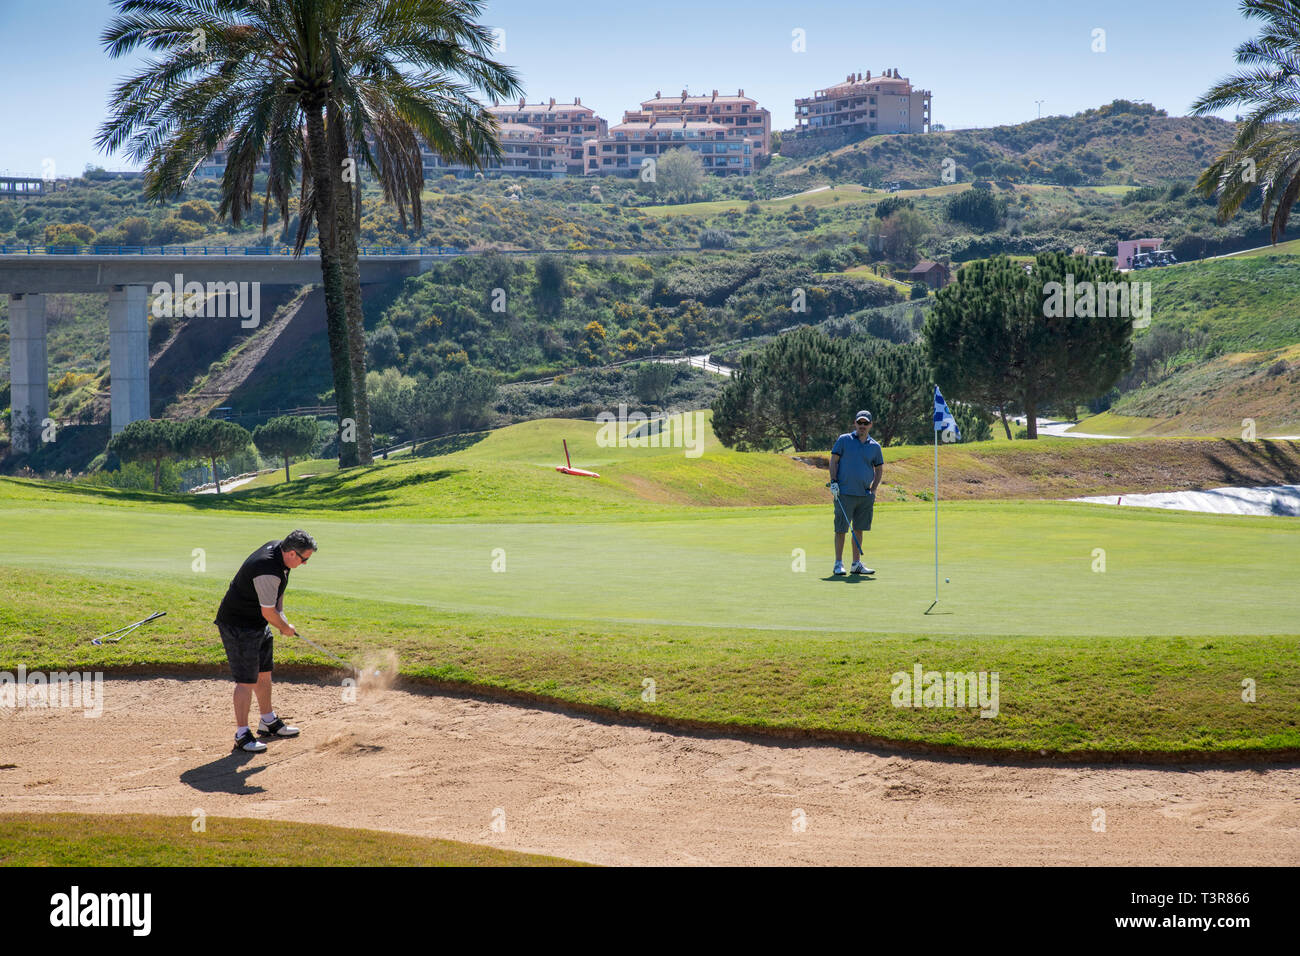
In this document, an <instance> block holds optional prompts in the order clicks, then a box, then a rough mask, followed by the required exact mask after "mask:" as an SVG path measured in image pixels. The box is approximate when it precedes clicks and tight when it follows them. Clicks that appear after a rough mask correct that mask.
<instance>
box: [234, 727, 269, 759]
mask: <svg viewBox="0 0 1300 956" xmlns="http://www.w3.org/2000/svg"><path fill="white" fill-rule="evenodd" d="M235 749H236V750H247V751H248V752H249V753H254V754H260V753H261V752H262V751H263V750H265V749H266V744H264V743H262V742H261V741H260V740H258V739H257V738H256V737H254V736H253V732H252V731H251V730H245V731H244V732H243V733H242V734H240V735H239V736H238V737H236V738H235Z"/></svg>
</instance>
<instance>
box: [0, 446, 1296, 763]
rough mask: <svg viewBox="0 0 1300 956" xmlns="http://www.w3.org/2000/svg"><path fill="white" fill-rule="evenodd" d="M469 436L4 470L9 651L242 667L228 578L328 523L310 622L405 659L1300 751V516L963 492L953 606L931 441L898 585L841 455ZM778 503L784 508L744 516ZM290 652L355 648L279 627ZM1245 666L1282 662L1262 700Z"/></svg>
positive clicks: (0, 485)
mask: <svg viewBox="0 0 1300 956" xmlns="http://www.w3.org/2000/svg"><path fill="white" fill-rule="evenodd" d="M706 432H707V430H706ZM562 435H563V436H567V437H568V438H569V444H570V449H571V451H572V452H573V456H574V464H575V465H580V466H586V467H591V468H595V469H597V470H601V471H602V473H603V474H605V475H606V477H604V478H601V479H585V478H572V477H567V476H562V475H559V474H557V473H556V472H555V470H554V464H555V462H556V460H557V459H559V460H563V459H562V451H558V453H557V449H556V446H558V444H559V440H558V439H559V438H560V437H561V436H562ZM1106 444H1107V443H1100V442H1093V443H1081V442H1078V441H1077V440H1076V441H1072V440H1069V439H1055V440H1044V441H1042V442H1039V443H1029V442H1004V443H1001V444H997V445H995V444H993V443H985V445H983V446H981V447H982V448H983V449H984V450H985V451H984V452H983V453H982V454H984V455H985V457H984V458H979V457H977V456H975V453H974V452H972V451H971V450H970V448H969V447H968V446H959V447H957V448H952V449H944V451H943V454H944V455H945V456H946V457H947V460H948V461H949V462H950V463H956V462H959V461H964V462H965V463H966V467H967V468H968V469H975V468H983V469H985V471H984V474H985V475H986V477H987V476H988V475H989V469H990V468H991V467H992V466H991V465H990V462H996V461H997V460H1007V461H1010V460H1013V459H1016V458H1017V456H1020V457H1022V458H1023V456H1030V457H1029V458H1028V459H1026V460H1028V461H1030V462H1033V461H1037V460H1040V459H1041V460H1042V461H1043V465H1042V467H1043V468H1051V469H1055V470H1057V471H1059V469H1061V468H1063V467H1064V468H1067V469H1068V468H1069V467H1070V465H1069V462H1070V461H1071V460H1077V461H1080V462H1082V461H1084V460H1085V456H1095V454H1096V453H1097V452H1098V449H1103V450H1104V448H1105V447H1106ZM1113 444H1114V445H1115V446H1116V448H1121V447H1122V448H1127V449H1130V450H1131V448H1132V447H1133V446H1131V445H1130V443H1129V442H1117V443H1113ZM1161 447H1166V446H1165V445H1161ZM1168 447H1174V446H1172V445H1171V446H1168ZM1196 447H1198V448H1199V447H1202V446H1201V445H1199V444H1198V445H1197V446H1196ZM1203 447H1205V448H1209V449H1219V448H1220V445H1216V444H1212V443H1205V444H1204V446H1203ZM1232 447H1234V448H1235V447H1236V446H1232ZM1261 447H1263V446H1261ZM1251 448H1252V449H1254V446H1251ZM446 450H448V451H449V452H450V453H449V454H446V455H444V456H442V457H434V458H428V459H420V460H414V461H409V462H404V463H392V464H388V465H384V466H382V467H376V468H374V469H370V470H365V469H354V470H350V471H348V472H345V473H335V474H326V475H322V476H320V477H318V478H313V479H308V480H303V481H294V482H292V483H289V484H287V485H286V484H284V483H279V484H277V485H274V486H271V487H265V488H258V489H252V490H249V491H241V492H235V493H233V494H231V495H227V496H222V497H221V498H217V497H216V496H172V497H168V496H155V495H152V494H144V493H123V492H113V491H109V490H103V489H91V488H85V487H82V486H71V485H60V484H57V483H39V482H25V481H13V480H0V668H3V667H9V668H10V669H12V667H13V666H16V665H17V664H19V663H23V664H25V665H26V666H27V667H28V668H29V669H37V668H47V669H63V668H68V667H79V668H83V669H84V668H92V667H101V666H113V665H145V666H151V667H158V668H162V667H166V666H167V665H188V664H203V665H207V666H211V667H214V668H216V667H220V666H221V664H222V661H223V656H222V652H221V649H220V645H219V643H218V642H217V640H216V635H215V629H214V628H213V627H212V624H211V621H212V616H213V614H214V613H215V609H216V605H217V603H218V602H219V600H220V597H221V595H222V593H223V592H224V589H225V586H226V584H227V582H228V581H229V579H230V577H231V575H232V574H233V573H234V571H235V569H236V568H237V567H238V565H239V563H240V562H241V561H242V560H243V558H244V557H245V556H247V554H248V553H249V552H250V551H251V550H252V549H253V548H255V547H256V546H258V545H260V544H261V543H263V542H265V541H267V540H270V539H273V538H279V537H282V536H283V535H284V534H286V533H287V532H288V531H289V530H291V529H292V528H294V527H305V528H306V529H308V530H309V531H311V532H312V533H313V534H314V535H315V536H316V537H317V538H318V540H319V541H320V545H321V549H320V551H319V552H318V553H317V554H316V555H315V556H313V558H312V560H311V563H310V564H309V565H308V566H307V567H305V568H302V569H299V570H297V571H295V572H294V574H293V579H292V583H291V587H290V590H289V593H288V596H287V600H286V606H287V608H288V611H289V616H290V620H292V621H294V623H295V624H298V625H300V626H302V627H303V630H304V632H305V633H306V634H308V635H309V636H312V637H313V639H317V640H319V641H321V642H323V643H325V644H326V646H328V647H329V648H331V649H332V650H335V651H336V652H338V653H340V654H343V655H354V656H358V657H363V656H365V655H366V654H367V653H374V652H376V651H378V650H380V649H393V650H395V651H396V652H397V654H398V657H399V660H400V661H401V666H402V671H403V673H405V674H407V675H410V676H416V677H419V676H424V677H431V678H435V679H439V680H444V681H448V680H449V681H455V682H460V683H467V684H470V685H478V686H484V687H496V688H502V689H505V690H508V691H515V692H523V693H527V694H538V695H542V696H545V697H549V698H553V699H556V700H560V701H570V702H573V703H577V704H582V705H590V706H597V707H602V708H608V709H612V710H617V711H625V712H626V711H632V712H644V713H652V714H655V715H659V716H664V717H671V718H673V719H678V720H686V721H695V722H706V723H709V724H721V725H742V726H773V727H791V728H806V729H811V730H832V731H847V732H851V733H857V734H865V735H873V736H877V737H886V738H889V739H895V740H916V741H926V742H931V743H949V744H960V745H966V746H986V747H997V748H1011V749H1025V748H1035V749H1038V748H1044V749H1045V748H1052V749H1057V750H1063V751H1069V750H1102V749H1108V750H1134V749H1148V750H1226V749H1261V748H1262V749H1268V748H1279V747H1296V746H1300V731H1298V730H1297V719H1300V668H1298V667H1297V666H1296V664H1295V650H1296V643H1297V639H1296V634H1297V625H1296V621H1297V619H1300V594H1298V593H1297V591H1296V589H1295V588H1292V587H1289V586H1284V584H1283V579H1282V578H1279V576H1278V574H1277V571H1278V569H1284V568H1289V567H1293V566H1294V561H1295V558H1294V556H1295V542H1296V537H1295V535H1296V530H1297V529H1296V521H1295V519H1291V518H1283V517H1276V518H1247V517H1236V516H1212V515H1196V514H1190V513H1180V512H1169V511H1159V510H1146V509H1116V508H1108V507H1106V506H1101V505H1087V504H1080V503H1070V502H1063V501H1014V500H1011V501H1008V500H987V501H960V502H945V503H943V504H942V506H941V510H940V548H941V559H942V566H941V571H940V576H941V579H942V578H949V579H951V583H945V582H943V581H942V580H941V582H940V585H939V587H940V598H941V602H940V605H939V607H938V608H937V611H938V613H935V614H931V615H926V614H924V613H923V612H924V611H925V610H926V608H927V607H928V605H929V604H930V603H931V601H933V600H934V587H935V580H934V564H933V559H934V551H933V548H934V525H933V520H934V511H933V505H932V504H931V503H929V502H926V501H921V500H917V496H916V495H915V494H908V493H903V492H902V490H901V489H898V488H896V486H893V485H891V484H890V479H889V474H890V472H889V470H888V469H889V468H891V467H892V468H894V472H893V474H895V476H897V475H898V474H899V473H900V472H901V471H902V470H903V469H904V468H906V467H909V466H917V467H919V465H916V461H913V459H917V461H919V462H920V464H923V465H925V466H926V468H928V467H929V465H928V462H927V460H926V457H927V454H928V450H927V449H923V448H918V449H909V448H900V449H892V448H891V449H890V450H889V451H888V452H887V459H888V460H889V461H890V462H891V464H890V465H887V471H886V481H885V483H884V485H882V488H881V492H882V493H881V496H880V499H881V500H880V501H879V503H878V505H877V508H876V519H875V520H876V523H875V528H874V530H873V531H872V532H871V533H870V534H869V535H868V537H867V539H866V544H867V555H868V557H867V561H868V563H869V564H870V565H871V566H873V567H875V568H877V569H878V573H877V575H876V576H875V578H874V579H859V578H857V577H848V578H833V577H832V576H831V575H830V570H831V563H832V548H831V545H832V541H831V520H830V519H831V506H830V501H829V499H828V498H827V497H826V492H825V490H824V488H823V487H822V485H823V484H824V472H822V471H819V470H817V469H816V468H813V467H811V466H808V465H804V464H801V463H799V462H796V461H793V460H792V459H790V458H789V457H786V456H780V455H766V454H749V455H746V454H741V453H737V452H731V451H727V450H724V449H719V448H718V447H717V444H716V440H715V439H714V438H713V437H712V434H711V432H709V433H707V434H706V437H705V441H704V442H703V445H702V448H701V451H702V454H701V455H700V457H688V456H687V455H686V454H685V452H684V449H683V448H673V447H667V448H663V447H661V448H620V447H609V446H608V443H606V445H605V446H602V445H601V444H600V443H598V442H597V441H596V431H595V426H594V425H593V424H592V423H590V422H588V423H579V422H558V421H551V422H532V423H528V424H527V425H521V426H515V427H513V428H510V429H505V430H502V431H499V432H495V433H492V434H490V435H486V436H470V437H469V438H467V439H463V440H459V441H458V444H457V445H456V446H455V447H451V448H448V449H446ZM1254 450H1258V449H1254ZM1264 450H1268V449H1264ZM917 456H920V458H919V459H918V457H917ZM1034 456H1038V457H1034ZM1033 467H1037V466H1033V465H1031V466H1030V468H1031V469H1032V468H1033ZM975 473H976V472H973V471H969V470H968V472H967V474H975ZM1055 473H1056V471H1054V472H1053V474H1055ZM895 480H897V478H896V479H895ZM947 493H949V492H948V491H944V494H947ZM751 498H752V499H757V500H758V501H759V503H760V504H758V505H755V506H751V507H739V506H737V504H738V502H741V501H745V500H747V499H751ZM808 501H817V502H819V503H818V504H815V505H809V504H806V503H803V502H808ZM154 610H166V611H167V612H168V616H167V617H166V618H164V619H162V620H160V621H158V622H155V623H154V624H151V625H149V627H148V628H147V629H146V630H144V631H142V632H139V633H137V634H135V635H132V636H131V637H130V638H129V639H127V640H125V641H123V642H122V644H120V645H114V646H110V647H103V648H95V647H92V646H90V645H89V638H91V637H93V636H94V635H95V634H97V633H102V632H104V631H107V630H110V629H112V628H114V627H120V626H121V625H123V624H125V623H129V622H130V621H132V620H136V619H138V618H140V617H143V616H144V615H145V614H147V613H149V612H150V611H154ZM277 660H279V661H282V662H291V661H304V662H306V661H310V662H315V663H328V661H327V660H326V659H325V658H322V657H321V656H320V655H318V654H316V653H315V652H314V651H312V650H311V649H310V648H308V647H306V645H304V644H302V643H301V642H298V641H294V640H293V639H283V638H280V639H277ZM917 663H920V664H922V665H923V666H924V667H925V668H926V669H929V668H932V667H933V668H949V669H958V670H962V671H972V670H974V671H998V672H999V673H1001V674H1002V680H1003V691H1002V693H1003V695H1004V696H1003V705H1002V716H1001V718H1000V719H997V720H985V719H981V718H979V717H978V716H976V715H974V714H972V713H971V712H969V711H953V710H914V709H899V708H896V707H893V706H891V703H890V675H892V674H894V673H896V672H898V671H909V670H910V669H911V668H912V667H913V665H914V664H917ZM647 676H649V677H651V678H652V679H654V680H655V681H656V683H657V685H658V687H659V697H658V700H657V701H655V702H653V704H648V703H647V702H646V700H645V699H644V698H643V697H642V696H641V694H642V681H643V679H644V678H646V677H647ZM1244 678H1251V679H1252V680H1255V681H1257V682H1258V684H1259V700H1258V702H1256V703H1252V704H1251V705H1250V706H1246V705H1245V704H1243V703H1242V702H1241V701H1240V688H1241V682H1242V680H1243V679H1244Z"/></svg>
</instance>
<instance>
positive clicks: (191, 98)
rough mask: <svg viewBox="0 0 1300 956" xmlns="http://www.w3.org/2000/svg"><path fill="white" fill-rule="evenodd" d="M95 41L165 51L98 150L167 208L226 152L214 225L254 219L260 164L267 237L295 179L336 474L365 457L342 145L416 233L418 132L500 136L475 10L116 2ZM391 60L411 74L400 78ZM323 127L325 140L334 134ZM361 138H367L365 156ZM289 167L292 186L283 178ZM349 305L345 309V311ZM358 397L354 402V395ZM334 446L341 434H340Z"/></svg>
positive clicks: (463, 151)
mask: <svg viewBox="0 0 1300 956" xmlns="http://www.w3.org/2000/svg"><path fill="white" fill-rule="evenodd" d="M117 4H118V9H119V11H120V14H121V15H120V16H119V17H117V18H116V19H115V20H114V21H113V22H112V23H111V24H110V25H109V27H108V28H107V29H106V30H105V33H104V36H103V39H104V43H105V46H106V48H107V49H108V51H109V53H110V54H111V55H112V56H115V57H116V56H121V55H123V54H125V53H128V52H130V51H132V50H134V49H136V48H138V47H141V46H145V47H148V48H149V49H152V50H155V51H161V52H162V53H164V54H165V55H164V58H163V59H162V60H161V61H154V62H151V63H149V64H148V65H147V66H146V67H145V68H144V69H143V70H142V71H141V72H139V73H138V74H136V75H135V76H133V77H131V78H129V79H127V80H125V81H124V82H123V83H121V84H120V85H119V86H118V87H117V89H116V90H115V91H114V107H113V111H112V114H111V116H110V118H109V119H108V120H106V121H105V123H104V124H103V126H102V127H101V131H100V134H99V137H98V139H97V143H98V145H99V146H100V147H101V148H103V149H105V150H108V151H113V150H116V149H118V148H121V147H123V146H125V147H126V150H127V155H128V156H130V157H131V158H132V159H134V160H136V161H144V162H145V184H146V187H145V188H146V194H147V195H148V196H149V197H150V198H152V199H156V200H159V201H162V200H166V199H171V198H174V197H175V196H177V195H178V194H179V193H180V192H181V191H182V190H183V189H184V187H185V185H186V184H187V183H188V181H189V177H190V176H191V175H192V174H193V172H194V169H195V168H196V167H197V166H198V165H199V164H200V163H201V162H202V161H203V160H204V159H205V158H206V157H208V156H210V155H211V154H212V153H213V152H215V151H216V150H217V148H218V147H220V146H222V145H223V144H224V146H225V147H226V149H227V153H228V160H227V168H226V173H225V177H224V179H223V181H222V202H221V208H220V212H221V214H222V215H225V214H227V213H229V214H230V217H231V220H232V221H233V222H234V223H235V224H238V223H239V222H240V221H241V218H242V217H243V215H244V214H245V213H246V212H248V211H249V210H251V209H252V208H253V179H254V173H255V171H256V169H257V165H258V163H259V162H260V161H261V159H262V157H263V156H264V155H267V156H269V160H270V172H269V174H268V176H267V179H266V194H265V198H264V207H263V220H262V228H263V231H265V229H266V225H267V215H268V209H269V205H270V201H271V199H272V197H274V199H275V201H276V204H277V206H278V208H279V211H280V214H281V217H282V220H284V221H287V220H288V217H289V207H290V201H291V197H292V193H293V189H294V185H295V181H298V182H299V191H300V199H299V212H300V222H299V232H298V238H297V243H296V250H295V251H296V253H297V254H301V253H302V251H303V250H304V247H305V244H306V240H307V234H308V231H309V229H310V224H311V221H312V219H313V218H314V219H315V221H316V225H317V235H318V244H319V246H320V256H321V272H322V279H323V286H324V290H325V307H326V327H327V331H328V335H329V342H330V356H331V366H332V371H333V375H334V386H335V396H336V401H337V403H338V411H339V422H340V431H342V428H341V426H342V423H343V422H344V420H346V419H348V418H352V419H354V420H355V421H356V424H357V439H358V440H357V442H356V443H355V444H354V443H351V442H345V441H340V442H339V463H340V465H341V466H346V465H351V464H356V463H357V462H358V460H361V461H364V462H366V463H369V461H370V428H369V411H368V403H366V401H365V397H364V396H365V339H364V321H363V315H362V310H361V298H360V275H359V272H358V267H357V255H356V241H357V236H356V231H357V224H358V222H359V211H360V193H359V190H358V192H357V195H356V197H355V199H356V207H355V213H354V207H353V197H352V194H351V193H352V191H351V187H350V184H348V183H346V182H344V176H343V175H342V174H341V169H342V161H343V160H344V159H346V158H348V151H349V149H350V150H351V151H352V152H355V153H356V154H357V155H358V156H359V157H360V158H361V160H362V161H363V162H364V163H365V165H366V166H368V167H369V168H370V169H372V170H373V171H375V172H376V173H377V174H378V176H379V180H380V183H381V185H382V186H383V188H384V194H385V197H386V198H388V199H390V200H391V201H395V202H396V203H397V204H398V209H399V213H400V214H401V217H402V221H403V224H405V218H406V212H405V210H406V206H407V205H410V206H411V208H412V211H413V214H414V220H415V224H416V227H417V228H419V226H420V222H421V217H420V190H421V189H422V188H423V162H422V158H421V156H420V144H419V142H418V140H417V139H416V135H415V134H416V132H417V131H418V133H419V135H420V136H423V137H424V139H425V141H426V142H428V143H429V144H430V145H431V146H433V147H434V148H435V149H437V150H438V151H439V152H442V153H443V154H444V155H448V156H456V157H462V158H466V159H469V160H470V161H473V162H476V163H477V162H481V158H480V157H482V156H484V155H499V154H500V146H499V144H498V142H497V140H496V135H495V134H496V126H495V122H494V121H493V119H492V117H491V116H490V114H488V113H487V112H486V111H485V110H484V109H483V108H482V106H480V105H479V104H478V103H476V102H475V101H474V100H473V98H472V95H471V94H472V92H473V90H474V86H473V85H468V84H466V83H463V82H460V81H456V80H454V79H451V78H450V77H449V75H448V71H454V72H456V73H459V74H460V75H462V76H464V77H466V79H468V80H469V81H470V83H472V84H474V85H477V86H481V87H482V88H484V89H486V90H487V92H488V93H489V94H490V95H491V96H492V97H493V98H494V99H496V98H497V97H499V96H503V95H511V94H514V93H516V92H517V91H518V89H519V86H518V81H517V78H516V77H515V75H514V73H513V72H512V71H510V70H508V69H507V68H505V67H503V66H501V65H500V64H497V63H495V62H493V61H491V60H490V59H488V58H487V56H486V53H487V52H488V50H490V48H491V45H492V38H491V34H490V32H489V31H487V30H486V29H485V28H483V27H481V26H478V25H476V24H474V23H473V22H471V20H470V19H469V18H470V17H471V16H475V15H477V14H478V13H479V12H480V11H481V8H482V4H481V3H477V2H472V0H460V2H455V3H452V2H448V0H117ZM399 64H411V65H412V66H414V67H415V68H417V69H418V70H419V71H420V72H418V73H415V74H414V75H413V76H412V75H408V74H407V73H406V72H404V71H403V69H402V68H401V67H400V66H399ZM331 127H332V128H331ZM367 137H371V138H373V140H374V143H375V147H374V148H373V149H372V148H371V146H370V145H369V143H368V142H367ZM298 170H301V179H300V180H298V177H297V176H296V175H295V173H296V172H297V171H298ZM350 301H351V308H349V302H350ZM358 397H360V401H359V402H358V401H357V399H358ZM340 437H342V435H340Z"/></svg>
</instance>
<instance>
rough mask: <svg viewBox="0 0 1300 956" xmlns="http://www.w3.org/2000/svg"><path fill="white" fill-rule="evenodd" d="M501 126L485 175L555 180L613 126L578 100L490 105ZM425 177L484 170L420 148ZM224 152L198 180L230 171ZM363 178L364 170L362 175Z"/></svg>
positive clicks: (573, 170)
mask: <svg viewBox="0 0 1300 956" xmlns="http://www.w3.org/2000/svg"><path fill="white" fill-rule="evenodd" d="M487 110H488V112H489V113H491V114H492V115H493V116H494V117H496V120H497V122H498V124H499V125H500V133H499V137H498V138H499V139H500V142H501V149H502V153H503V155H502V157H501V158H500V159H493V160H489V161H487V162H485V163H484V165H483V168H482V171H483V172H492V173H500V174H506V175H514V176H541V177H556V176H565V175H573V176H578V175H581V174H582V172H583V143H584V142H585V141H586V140H587V139H589V138H591V137H593V136H604V135H606V134H607V133H608V131H609V123H608V121H607V120H604V119H602V118H601V117H599V116H597V115H596V112H595V110H593V109H592V108H591V107H590V106H583V105H582V100H581V99H580V98H578V97H574V100H573V102H572V103H557V102H556V101H555V98H554V97H552V98H551V100H550V101H549V102H546V103H528V102H527V101H525V100H522V99H521V100H520V101H519V102H518V103H512V104H509V105H499V106H489V107H488V108H487ZM420 152H421V156H422V158H423V162H424V174H425V175H426V176H430V177H432V176H446V175H453V176H472V175H473V174H474V173H475V172H479V171H480V170H479V169H478V168H477V167H474V166H470V165H468V164H465V163H456V162H448V161H447V160H446V159H444V158H443V157H442V156H440V155H439V154H438V153H437V152H435V151H434V150H432V149H430V148H429V147H428V146H427V145H422V146H421V150H420ZM226 155H227V154H226V150H225V148H224V144H223V148H221V149H218V150H217V151H216V152H214V153H213V154H212V155H211V156H209V157H208V158H207V160H205V161H204V162H203V164H202V165H200V166H199V168H198V169H197V170H196V172H195V175H196V176H198V177H200V178H209V179H219V178H221V177H222V176H223V175H225V171H226ZM267 170H268V161H267V159H266V158H265V157H263V159H262V161H261V162H260V163H258V166H257V171H258V172H259V173H265V172H267ZM363 175H364V171H363Z"/></svg>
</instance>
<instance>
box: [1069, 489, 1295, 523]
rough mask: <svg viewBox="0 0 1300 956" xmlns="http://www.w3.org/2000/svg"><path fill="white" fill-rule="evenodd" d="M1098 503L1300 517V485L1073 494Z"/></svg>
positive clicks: (1082, 499) (1221, 513)
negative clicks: (1142, 492) (1128, 493)
mask: <svg viewBox="0 0 1300 956" xmlns="http://www.w3.org/2000/svg"><path fill="white" fill-rule="evenodd" d="M1071 500H1072V501H1087V502H1091V503H1093V504H1099V505H1123V506H1130V507H1134V508H1172V509H1175V510H1178V511H1203V512H1206V513H1208V514H1220V515H1285V516H1288V517H1300V485H1265V486H1264V487H1262V488H1210V489H1208V490H1206V491H1160V492H1153V493H1150V494H1141V495H1093V496H1090V497H1087V498H1072V499H1071Z"/></svg>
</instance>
